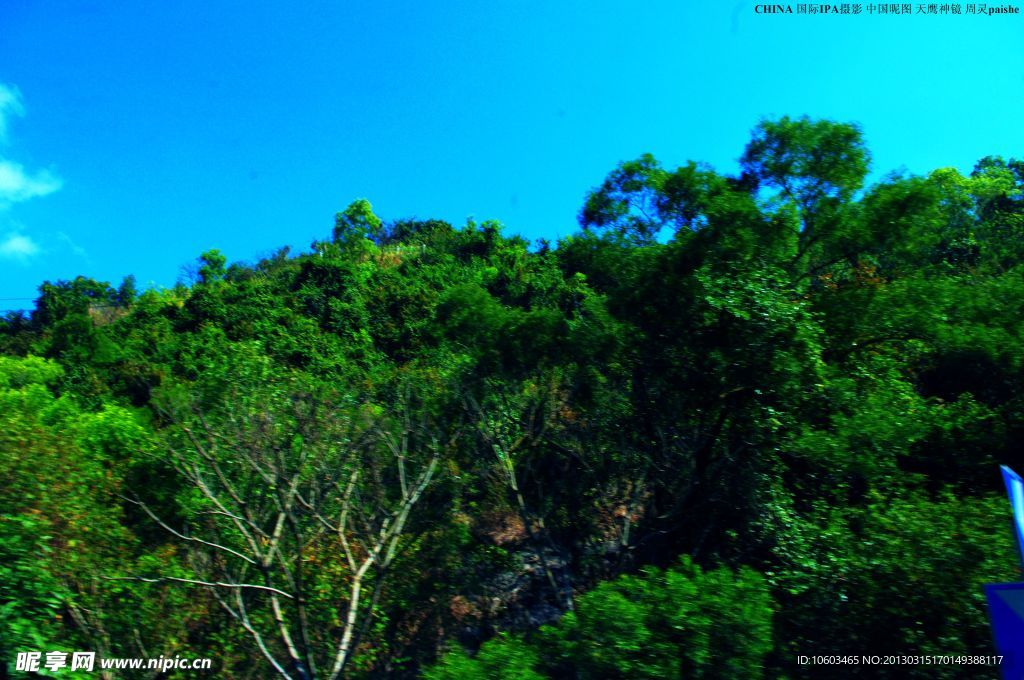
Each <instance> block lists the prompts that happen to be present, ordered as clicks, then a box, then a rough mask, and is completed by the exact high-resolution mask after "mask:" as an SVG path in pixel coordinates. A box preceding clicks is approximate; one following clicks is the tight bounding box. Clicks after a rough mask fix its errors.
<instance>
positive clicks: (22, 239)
mask: <svg viewBox="0 0 1024 680" xmlns="http://www.w3.org/2000/svg"><path fill="white" fill-rule="evenodd" d="M38 252H39V244H37V243H36V242H35V241H33V240H32V239H31V238H30V237H28V236H25V235H24V234H8V235H7V237H6V238H5V239H4V240H3V241H0V257H2V258H5V259H8V260H17V261H19V262H25V261H27V260H28V259H29V258H30V257H32V256H33V255H36V254H37V253H38Z"/></svg>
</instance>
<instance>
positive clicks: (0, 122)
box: [0, 83, 25, 143]
mask: <svg viewBox="0 0 1024 680" xmlns="http://www.w3.org/2000/svg"><path fill="white" fill-rule="evenodd" d="M24 115H25V107H24V105H23V104H22V103H21V92H20V91H19V90H18V88H16V87H15V86H14V85H5V84H4V83H0V143H2V142H6V141H7V127H8V121H9V120H10V118H11V117H13V116H24Z"/></svg>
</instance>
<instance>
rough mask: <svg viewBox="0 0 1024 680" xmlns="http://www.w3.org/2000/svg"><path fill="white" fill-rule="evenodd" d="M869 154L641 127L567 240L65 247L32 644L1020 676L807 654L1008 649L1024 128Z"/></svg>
mask: <svg viewBox="0 0 1024 680" xmlns="http://www.w3.org/2000/svg"><path fill="white" fill-rule="evenodd" d="M869 160H870V159H869V153H868V150H867V149H866V148H865V146H864V143H863V139H862V136H861V133H860V130H859V128H858V127H857V126H855V125H851V124H842V123H836V122H831V121H814V120H809V119H806V118H805V119H788V118H783V119H781V120H777V121H765V122H763V123H762V124H760V125H759V126H758V127H757V128H756V129H755V130H754V132H753V136H752V139H751V141H750V142H749V144H748V145H747V147H746V149H745V151H744V153H743V156H742V160H741V171H740V173H739V174H738V175H737V176H728V175H724V174H721V173H719V172H716V171H715V170H714V169H712V168H710V167H708V166H706V165H703V164H700V163H689V164H686V165H683V166H681V167H678V168H665V167H663V166H662V165H660V164H659V163H658V161H657V160H655V159H654V158H652V157H650V156H643V157H641V158H638V159H636V160H634V161H629V162H624V163H622V164H621V165H619V167H617V168H616V169H614V170H613V171H612V172H611V173H610V174H609V175H608V177H607V178H606V179H605V180H604V182H603V183H602V184H600V185H599V186H598V187H596V188H595V189H594V190H593V191H592V192H591V193H590V194H589V195H588V196H587V197H586V200H585V203H584V205H583V207H582V210H581V212H580V226H581V230H580V231H579V232H578V233H577V234H575V235H573V236H571V237H568V238H565V239H564V240H562V241H560V242H558V243H557V244H551V243H546V242H538V243H535V244H530V243H528V242H526V241H525V240H523V239H521V238H518V237H515V236H510V235H507V234H506V233H503V230H502V228H501V227H500V225H498V224H496V223H491V222H484V223H479V224H478V223H475V222H473V221H470V222H469V223H467V224H466V225H464V226H462V227H454V226H452V225H450V224H447V223H445V222H441V221H434V220H395V221H388V222H385V221H382V220H381V219H380V218H378V217H377V216H376V215H374V213H373V211H372V209H371V206H370V204H369V203H368V202H367V201H365V200H358V201H355V202H354V203H352V204H351V205H350V206H349V207H348V208H347V209H345V210H344V211H343V212H341V213H339V214H338V216H337V220H336V223H335V225H334V229H333V232H332V233H331V234H330V235H329V236H327V237H325V239H324V240H322V241H317V242H315V243H313V244H312V246H311V248H310V250H309V251H308V252H303V253H298V254H293V253H290V252H289V251H288V249H287V248H286V249H282V250H281V251H279V252H277V253H275V254H273V255H271V256H269V257H266V258H264V259H262V260H260V261H259V262H256V263H234V264H230V265H229V264H228V261H227V259H226V258H225V256H224V255H222V254H221V253H220V252H218V251H216V250H213V251H209V252H206V253H204V254H202V255H201V257H200V258H199V263H198V266H197V267H196V268H195V270H194V275H193V276H192V280H191V281H188V282H184V283H181V284H179V285H177V286H175V287H174V288H171V289H165V290H146V291H143V292H141V293H140V292H138V291H137V290H136V287H135V284H134V281H133V279H131V278H130V277H129V278H126V279H125V281H124V282H122V283H121V284H120V285H119V286H117V287H114V286H112V285H110V284H108V283H105V282H99V281H95V280H91V279H88V278H83V277H79V278H77V279H75V280H73V281H58V282H53V283H51V282H47V283H44V284H43V285H42V286H41V287H40V289H39V290H40V294H39V298H38V300H37V301H36V304H35V309H34V311H32V312H31V313H29V314H17V313H12V314H9V315H8V316H7V317H6V319H5V320H3V321H2V322H0V614H2V615H0V660H3V661H7V662H8V663H10V664H11V666H10V668H11V672H12V673H13V659H14V655H15V653H16V652H18V651H26V650H38V651H42V652H44V653H45V652H46V651H51V650H58V649H62V650H94V651H96V652H97V653H98V654H99V656H101V657H129V656H147V657H155V656H159V655H164V656H171V657H173V656H175V655H182V656H187V657H210V658H212V659H213V660H214V668H215V671H214V676H215V677H222V678H239V679H241V678H272V677H289V678H296V679H299V678H317V679H320V678H335V677H351V678H364V677H365V678H368V677H395V678H400V677H417V676H422V677H426V678H431V679H434V680H440V679H448V678H620V677H621V678H757V677H767V678H778V677H788V678H811V677H893V678H908V677H921V678H952V677H994V675H995V674H994V673H993V670H994V669H992V668H983V667H971V666H949V667H944V666H921V667H917V668H913V667H906V666H904V667H887V668H883V667H872V668H870V669H869V668H865V667H835V666H833V667H828V668H822V667H814V666H801V665H799V664H798V663H797V656H798V655H801V654H803V655H810V654H818V655H837V654H838V655H851V654H856V655H860V654H887V653H890V654H891V653H899V654H978V655H980V654H991V653H993V652H992V647H991V641H990V640H991V637H990V632H989V629H988V622H987V616H986V609H985V601H984V596H983V592H982V589H981V586H982V584H983V583H986V582H993V581H1005V580H1013V579H1014V578H1016V576H1017V573H1016V569H1015V565H1016V557H1015V554H1014V552H1015V551H1014V546H1013V543H1012V538H1011V532H1010V530H1009V522H1008V514H1009V509H1008V506H1007V504H1006V501H1005V496H1004V495H1003V494H1002V490H1001V486H1000V485H1001V482H1000V478H999V474H998V467H997V465H998V464H1008V465H1010V466H1016V467H1018V468H1024V389H1022V388H1024V384H1022V383H1024V337H1022V331H1024V325H1022V324H1024V194H1022V190H1024V163H1021V162H1017V161H1004V160H1003V159H1001V158H999V157H995V156H993V157H988V158H985V159H982V160H981V161H979V162H978V164H977V166H976V168H975V169H974V171H973V172H972V173H970V174H969V175H963V174H961V173H959V172H957V171H956V170H953V169H939V170H935V171H934V172H932V173H930V174H928V175H926V176H914V175H892V176H888V177H886V178H885V179H884V180H882V181H880V182H878V183H877V184H874V185H873V186H870V187H865V186H864V181H865V177H866V175H867V172H868V167H869ZM124 266H125V270H126V271H128V270H130V269H131V263H130V262H126V263H125V265H124ZM54 675H59V676H60V677H69V678H71V677H83V678H84V677H94V676H93V674H81V675H80V676H79V675H78V674H77V673H73V672H70V671H68V670H66V669H65V670H64V671H61V672H59V673H56V674H54ZM125 677H128V676H125ZM139 677H153V676H152V675H140V676H139Z"/></svg>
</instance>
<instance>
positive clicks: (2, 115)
mask: <svg viewBox="0 0 1024 680" xmlns="http://www.w3.org/2000/svg"><path fill="white" fill-rule="evenodd" d="M754 4H755V3H753V2H735V3H734V2H728V1H725V0H723V1H712V0H707V1H705V2H697V1H695V0H675V1H674V2H636V3H624V2H599V1H596V0H591V1H588V2H552V1H551V0H547V1H545V2H533V1H530V0H517V1H515V2H511V1H505V0H494V1H492V2H478V1H474V2H460V1H449V2H440V3H435V2H428V1H421V2H384V1H382V0H378V1H376V2H349V1H342V0H333V1H325V0H304V1H303V2H298V3H282V2H261V1H260V0H246V1H245V2H234V1H227V0H212V1H211V0H202V1H196V0H175V2H166V1H164V2H158V1H155V0H138V1H136V2H114V1H113V0H109V1H103V0H94V1H87V0H53V1H52V2H45V3H41V2H38V0H3V2H0V26H2V31H0V298H21V297H28V298H31V297H34V296H35V294H36V288H37V286H38V285H39V284H40V283H41V282H42V281H43V280H44V279H48V280H56V279H62V278H63V279H67V278H72V277H74V276H75V275H77V274H84V275H87V276H92V277H94V278H98V279H101V280H107V281H111V282H112V283H114V284H115V285H116V284H117V283H118V282H119V281H120V280H121V278H122V277H123V276H124V275H126V274H135V275H136V277H137V278H138V280H139V284H140V285H142V286H147V285H158V286H169V285H172V284H173V283H174V282H175V280H176V279H177V278H178V277H179V276H180V275H181V268H182V266H183V265H186V264H188V263H190V262H192V261H194V259H195V257H196V256H198V255H199V254H200V253H201V252H203V251H204V250H206V249H209V248H214V247H216V248H220V249H221V250H222V251H223V252H224V253H225V254H226V255H227V256H228V258H229V260H231V261H236V260H243V261H251V260H253V259H255V258H257V257H258V256H260V255H262V254H267V253H269V252H270V251H272V250H274V249H276V248H277V247H280V246H282V245H285V244H289V245H292V246H293V247H294V248H298V249H305V248H307V247H308V245H309V243H310V242H311V241H312V240H313V239H316V238H325V237H326V236H327V235H329V233H330V230H331V226H332V223H333V216H334V213H335V212H337V211H339V210H341V209H343V208H344V207H345V206H346V205H347V204H348V203H349V202H350V201H352V200H353V199H355V198H359V197H365V198H368V199H369V200H370V201H371V202H372V203H373V205H374V208H375V211H376V212H377V214H378V215H380V216H381V217H382V218H384V219H392V218H399V217H413V216H416V217H422V218H427V217H431V218H442V219H447V220H449V221H452V222H453V223H455V224H462V223H464V221H465V219H466V218H467V217H468V216H471V215H472V216H474V217H475V218H476V219H477V220H484V219H497V220H499V221H501V222H502V223H503V224H505V225H506V228H507V229H508V230H509V231H511V232H516V233H520V234H522V235H524V236H527V237H528V238H531V239H533V238H538V237H546V238H557V237H559V236H564V235H566V234H569V233H571V232H573V231H574V230H575V229H576V222H575V217H576V213H577V211H578V209H579V206H580V204H581V202H582V200H583V197H584V194H585V193H586V191H587V190H588V189H589V188H591V187H593V186H594V185H596V184H598V183H599V182H600V181H601V180H602V179H603V178H604V176H605V174H607V172H608V171H610V170H611V169H612V168H614V166H615V165H616V163H618V162H619V161H621V160H625V159H630V158H635V157H636V156H638V155H640V154H641V153H644V152H651V153H653V154H654V155H655V156H657V157H658V158H659V159H661V160H662V162H663V163H664V164H666V165H668V166H675V165H678V164H680V163H682V162H684V161H686V160H689V159H693V160H700V161H706V162H710V163H711V164H713V165H714V166H716V167H717V168H718V169H720V170H722V171H726V172H729V171H732V170H734V169H735V167H736V159H737V158H738V157H739V155H740V154H741V153H742V150H743V146H744V144H745V143H746V141H747V139H748V138H749V134H750V131H751V129H752V128H753V127H754V125H756V124H757V122H758V121H759V120H760V119H761V118H764V117H778V116H782V115H792V116H799V115H804V114H807V115H810V116H812V117H827V118H833V119H837V120H844V121H856V122H859V123H860V124H862V125H863V128H864V131H865V135H866V138H867V141H868V144H869V146H870V148H871V150H872V152H873V156H874V163H873V168H874V177H876V178H880V177H881V176H883V175H884V174H885V173H887V172H889V171H892V170H896V169H899V168H905V169H907V170H908V171H910V172H919V173H923V172H928V171H930V170H932V169H934V168H936V167H941V166H955V167H958V168H960V169H961V170H964V171H967V170H969V169H970V168H971V166H972V165H973V163H974V161H976V160H977V159H978V158H980V157H981V156H984V155H987V154H1001V155H1003V156H1007V157H1010V156H1018V157H1021V156H1024V23H1022V22H1024V19H1021V17H1020V15H1017V16H993V17H978V16H967V15H961V16H924V15H911V16H866V15H862V16H838V17H837V16H795V15H789V16H762V15H757V14H755V12H754ZM289 5H290V6H289ZM915 6H916V5H915ZM964 6H965V7H966V5H964ZM793 7H794V9H795V7H796V6H795V4H794V5H793ZM29 306H31V302H30V301H27V300H26V301H21V300H5V301H0V308H11V307H29Z"/></svg>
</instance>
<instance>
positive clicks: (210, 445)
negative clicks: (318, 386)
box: [128, 389, 455, 680]
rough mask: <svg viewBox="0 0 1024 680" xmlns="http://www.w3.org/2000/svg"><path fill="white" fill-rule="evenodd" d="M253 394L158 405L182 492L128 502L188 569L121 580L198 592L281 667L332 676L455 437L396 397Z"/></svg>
mask: <svg viewBox="0 0 1024 680" xmlns="http://www.w3.org/2000/svg"><path fill="white" fill-rule="evenodd" d="M256 392H257V394H242V393H240V391H238V392H236V393H234V394H233V395H231V397H230V398H229V399H227V400H226V401H225V404H222V407H221V408H219V409H216V410H211V411H209V412H204V409H199V408H196V407H195V406H185V407H182V406H180V405H178V406H176V407H172V406H166V408H165V409H164V414H165V417H167V418H168V420H169V421H170V422H171V423H173V426H172V427H170V428H169V430H170V431H171V432H173V434H172V435H169V436H168V444H167V447H166V450H167V454H168V456H169V459H170V462H171V463H172V464H173V466H174V468H175V469H176V470H177V472H178V473H179V474H180V476H181V478H182V480H183V481H184V482H185V484H186V488H187V489H188V490H189V492H190V494H191V498H190V500H189V501H188V502H187V503H186V504H185V505H187V507H186V508H185V510H184V511H183V512H182V514H183V516H184V519H181V520H178V521H177V522H172V521H170V520H168V519H166V518H165V517H162V516H161V515H160V514H159V513H158V512H156V511H155V510H154V509H153V505H152V504H151V503H147V502H145V501H143V500H141V499H140V498H138V497H133V498H130V499H128V500H130V501H131V502H132V503H134V504H136V505H137V506H138V507H139V508H140V509H141V511H142V512H143V513H145V514H146V515H147V516H148V517H149V518H150V519H151V520H152V521H153V522H155V523H156V524H158V525H159V526H161V527H162V528H163V529H164V530H165V531H167V532H169V533H170V534H171V535H172V536H174V537H175V538H176V539H178V540H179V541H181V542H182V544H183V545H184V546H185V547H187V556H188V563H189V565H190V568H191V573H190V574H187V575H183V576H171V575H155V576H144V575H135V576H131V577H128V578H133V579H138V580H144V581H165V582H181V583H186V584H192V585H194V586H198V587H202V588H206V589H208V590H209V591H210V592H211V593H212V595H213V597H214V598H215V599H216V601H217V602H218V603H219V604H220V606H221V607H222V608H223V609H224V611H226V612H227V614H228V615H229V616H230V617H231V619H233V620H234V621H235V622H236V624H237V625H238V626H240V627H241V628H242V629H244V631H245V632H246V633H247V634H248V636H249V637H250V638H251V640H252V642H253V643H254V645H255V646H256V647H257V648H258V649H259V652H260V653H261V654H262V656H263V657H264V658H265V659H266V661H267V662H268V663H269V664H270V665H271V666H272V667H273V668H274V670H275V671H276V673H277V674H278V675H279V676H280V677H283V678H294V679H296V680H307V679H308V680H313V679H318V678H328V679H330V680H333V679H335V678H338V677H341V676H343V675H344V674H345V673H346V670H347V669H348V668H349V667H350V664H351V662H352V659H353V656H354V655H355V654H356V652H357V649H358V647H359V643H360V637H361V636H362V635H363V634H364V633H365V631H366V630H367V629H368V627H369V624H370V620H371V618H372V616H373V613H374V608H375V605H376V604H377V602H378V600H379V598H380V596H381V592H382V589H383V587H384V585H385V583H386V581H387V577H388V574H389V571H390V570H391V568H392V566H393V565H394V564H395V561H396V559H397V558H398V557H399V555H400V553H401V551H402V549H403V546H404V545H405V544H406V543H407V542H408V537H409V534H410V528H411V525H412V524H413V523H414V522H413V519H414V511H415V509H416V506H417V504H418V503H420V501H421V500H422V499H423V497H424V494H425V492H426V491H427V489H428V486H429V485H430V483H431V481H432V479H434V477H435V475H436V473H437V470H438V463H439V460H440V459H441V456H442V453H443V451H444V450H446V448H448V447H451V446H453V445H454V441H455V438H454V437H448V438H445V437H441V436H440V435H439V434H438V432H436V431H433V430H431V429H430V428H428V427H426V426H425V425H424V424H423V423H414V422H413V421H412V418H411V416H410V409H409V408H408V399H407V396H408V395H406V398H405V399H402V400H400V401H402V403H401V404H400V405H399V407H398V408H397V409H396V411H397V412H396V413H394V414H391V415H389V414H387V413H385V412H384V410H383V409H380V408H379V407H374V406H371V405H366V404H363V405H357V404H354V403H347V404H337V403H335V404H327V403H326V402H325V401H324V399H322V398H313V397H312V396H309V395H301V394H294V393H289V392H288V390H287V389H280V390H274V389H266V390H263V389H258V390H256ZM165 514H166V513H165ZM179 525H180V526H179Z"/></svg>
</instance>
